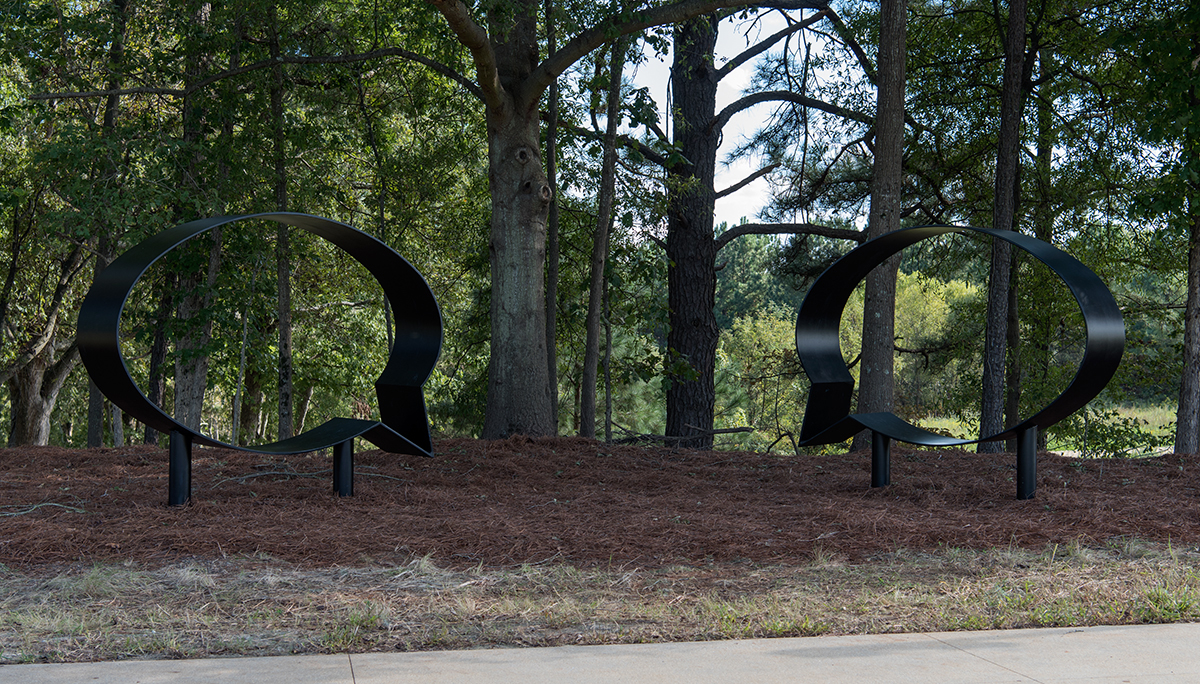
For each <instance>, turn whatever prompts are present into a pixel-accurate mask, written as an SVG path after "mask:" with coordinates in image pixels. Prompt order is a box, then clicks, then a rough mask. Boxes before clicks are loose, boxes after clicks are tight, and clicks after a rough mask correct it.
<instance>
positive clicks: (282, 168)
mask: <svg viewBox="0 0 1200 684" xmlns="http://www.w3.org/2000/svg"><path fill="white" fill-rule="evenodd" d="M270 22H271V58H272V59H279V32H278V17H277V12H276V9H275V7H274V6H272V7H271V10H270ZM271 123H272V126H273V128H274V134H275V135H274V137H275V140H274V148H275V150H274V151H275V209H276V211H287V210H288V187H287V159H286V149H285V148H286V140H285V139H284V126H283V66H282V65H280V64H276V65H275V67H274V69H273V79H272V81H271ZM275 270H276V276H277V280H278V291H279V439H287V438H288V437H291V436H292V434H293V431H292V394H293V392H292V375H293V373H292V257H291V240H290V237H289V233H288V227H287V226H286V225H285V224H282V223H281V224H279V226H278V228H276V231H275Z"/></svg>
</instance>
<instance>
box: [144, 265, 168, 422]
mask: <svg viewBox="0 0 1200 684" xmlns="http://www.w3.org/2000/svg"><path fill="white" fill-rule="evenodd" d="M160 287H161V288H162V293H161V295H160V296H159V299H158V311H157V313H156V314H155V316H154V338H153V340H152V341H151V343H150V368H149V380H148V382H147V385H146V398H147V399H149V400H150V403H152V404H154V405H155V406H158V407H159V408H163V399H164V398H165V396H166V391H165V384H166V383H164V382H163V364H164V363H166V360H167V318H168V317H169V316H170V315H171V310H172V309H174V308H175V303H174V300H173V299H172V297H173V293H174V290H175V277H174V276H173V275H172V274H170V273H168V274H166V276H165V277H164V280H163V282H162V284H161V285H160ZM142 442H143V443H145V444H158V430H155V429H154V428H152V427H150V426H149V425H147V426H146V432H145V434H144V435H142Z"/></svg>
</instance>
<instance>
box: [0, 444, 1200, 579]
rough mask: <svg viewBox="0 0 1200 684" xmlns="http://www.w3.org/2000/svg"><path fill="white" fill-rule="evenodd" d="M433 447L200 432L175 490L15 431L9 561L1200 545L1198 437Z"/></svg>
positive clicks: (162, 469)
mask: <svg viewBox="0 0 1200 684" xmlns="http://www.w3.org/2000/svg"><path fill="white" fill-rule="evenodd" d="M435 449H436V453H437V455H436V457H434V458H421V457H414V456H398V455H393V454H386V453H382V452H379V451H364V452H361V453H359V454H357V455H356V477H355V496H353V497H348V498H338V497H337V496H335V495H334V494H333V492H332V489H331V476H330V459H329V457H328V456H322V455H320V454H308V455H299V456H288V457H279V456H265V455H261V454H248V453H240V452H234V451H226V450H215V449H202V448H197V449H196V451H195V454H194V457H193V483H192V492H193V496H192V501H191V502H190V503H189V504H188V505H186V506H182V507H175V508H170V507H167V506H166V498H167V454H166V452H165V451H164V450H161V449H158V448H154V447H144V446H135V447H127V448H109V449H91V450H71V449H61V448H53V447H41V448H23V449H3V450H0V563H3V564H5V565H8V566H10V567H15V568H31V567H34V566H42V567H45V566H48V565H54V564H59V563H77V562H81V561H82V562H93V561H112V560H120V559H136V560H139V561H143V562H146V563H151V564H154V563H160V562H162V563H165V562H173V561H174V560H176V559H179V558H222V557H226V556H227V555H238V554H240V555H259V556H264V557H270V558H276V559H280V560H283V561H286V562H288V563H292V564H295V565H297V566H300V567H313V568H316V567H333V566H350V565H362V564H372V563H399V562H406V561H408V560H409V559H411V558H412V557H413V555H418V556H429V557H430V558H431V560H433V561H434V562H436V563H438V564H439V565H441V566H444V567H459V568H465V567H474V566H484V567H503V566H514V565H519V564H522V563H536V562H544V561H549V560H553V561H556V562H565V563H570V564H575V565H578V566H584V567H600V566H623V567H628V566H637V567H662V566H666V565H674V564H685V565H687V564H698V563H705V562H710V561H711V562H736V561H749V562H754V563H776V564H787V563H793V562H795V563H802V562H807V561H809V560H811V558H812V557H813V556H814V555H815V554H831V553H833V554H838V555H840V556H843V557H845V558H846V559H847V560H851V561H853V560H856V559H866V558H870V557H872V556H873V555H877V554H881V553H888V552H892V551H896V550H899V549H908V550H923V549H924V550H934V549H944V548H947V547H964V548H984V547H996V546H1001V547H1003V546H1015V547H1024V548H1044V547H1045V546H1046V545H1047V544H1054V543H1063V544H1067V543H1070V542H1072V541H1082V542H1083V543H1103V542H1106V541H1109V540H1111V539H1113V538H1121V537H1124V538H1136V539H1140V540H1145V541H1152V542H1163V543H1166V542H1169V543H1172V544H1177V545H1196V544H1200V468H1198V465H1200V463H1198V462H1200V457H1197V456H1195V455H1192V456H1186V457H1180V456H1174V455H1168V456H1162V457H1158V458H1150V459H1143V460H1079V459H1073V458H1064V457H1060V456H1056V455H1052V454H1041V455H1040V456H1039V459H1038V490H1037V495H1036V498H1034V499H1033V500H1029V501H1017V500H1016V499H1015V497H1014V494H1015V484H1014V477H1015V473H1016V471H1015V465H1014V457H1013V456H1012V455H1005V454H1001V455H977V454H973V453H967V452H963V451H955V450H941V451H914V450H908V449H904V448H900V447H895V448H894V449H893V456H892V482H893V483H894V484H892V485H891V486H889V487H885V488H878V489H872V488H871V487H870V455H869V453H866V452H859V453H851V454H839V455H829V456H781V455H774V454H757V453H744V452H717V451H714V452H698V451H689V450H679V449H670V448H655V447H643V446H617V445H609V444H604V443H601V442H596V441H591V440H585V439H577V438H547V439H527V438H519V437H518V438H512V439H509V440H504V441H478V440H469V439H455V440H446V441H440V442H438V443H436V444H435Z"/></svg>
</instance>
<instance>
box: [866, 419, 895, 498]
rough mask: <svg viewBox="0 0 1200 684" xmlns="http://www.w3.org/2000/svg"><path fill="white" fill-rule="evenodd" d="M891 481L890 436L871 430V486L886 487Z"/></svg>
mask: <svg viewBox="0 0 1200 684" xmlns="http://www.w3.org/2000/svg"><path fill="white" fill-rule="evenodd" d="M891 483H892V438H891V437H888V436H887V435H885V434H883V433H882V432H874V431H872V432H871V486H872V487H886V486H888V485H890V484H891Z"/></svg>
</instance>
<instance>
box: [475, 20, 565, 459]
mask: <svg viewBox="0 0 1200 684" xmlns="http://www.w3.org/2000/svg"><path fill="white" fill-rule="evenodd" d="M537 8H538V5H537V3H534V2H520V3H516V5H515V6H514V7H512V8H511V11H512V12H513V16H512V18H511V19H510V20H509V21H507V22H505V23H504V24H503V25H497V23H496V21H495V20H493V25H492V26H491V31H490V33H491V35H492V36H500V37H502V40H500V41H497V40H492V41H491V45H490V47H491V51H492V53H493V54H494V59H495V66H496V77H497V80H498V84H496V85H499V89H498V90H497V91H496V92H495V93H494V96H495V101H494V102H493V103H490V104H492V105H493V106H489V107H488V108H487V128H488V130H487V134H488V186H489V189H490V190H491V196H492V221H491V243H490V259H491V268H492V300H491V323H492V338H491V361H490V363H489V366H488V397H487V410H486V412H485V415H484V426H483V436H484V437H485V438H498V437H505V436H508V435H512V434H518V433H519V434H526V435H549V434H554V433H555V431H556V428H555V424H554V420H553V417H552V416H551V413H550V387H549V378H548V375H547V367H546V309H545V301H546V297H545V288H544V277H545V274H544V271H543V269H544V267H545V263H546V218H547V214H548V213H549V210H550V196H551V191H550V185H549V183H548V182H547V180H546V174H545V172H544V171H543V168H542V158H541V148H540V142H541V131H540V121H539V113H540V110H539V104H540V95H541V93H540V91H539V92H538V93H537V95H538V97H529V96H528V95H527V94H525V93H524V92H523V91H524V90H526V89H525V88H523V87H522V86H523V85H524V83H525V81H526V79H527V78H528V77H529V74H530V73H531V72H532V71H533V69H534V68H535V67H536V66H537V64H538V40H537V21H536V19H537V14H536V13H537ZM523 95H524V96H523Z"/></svg>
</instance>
